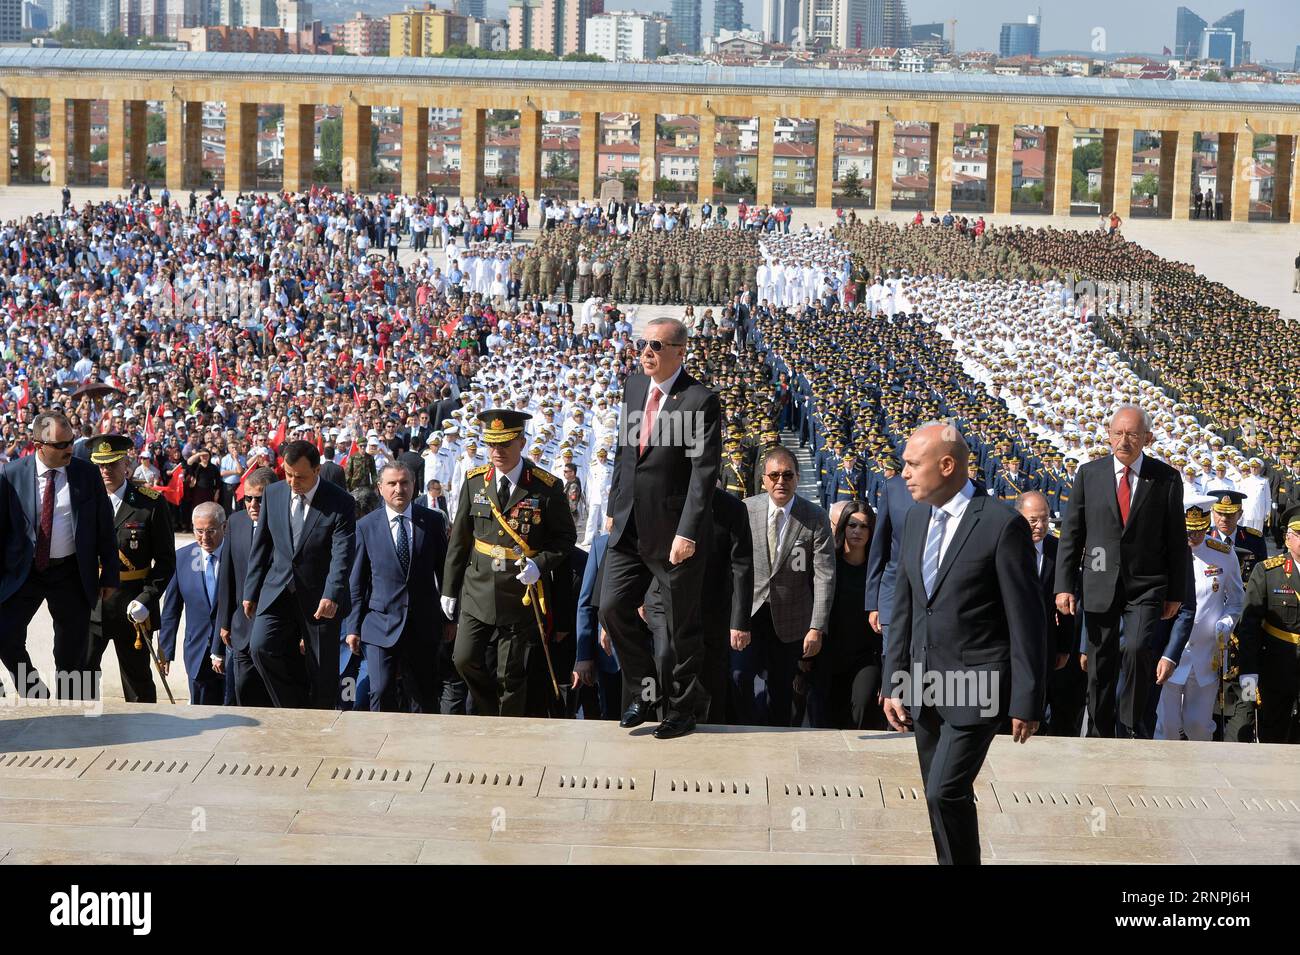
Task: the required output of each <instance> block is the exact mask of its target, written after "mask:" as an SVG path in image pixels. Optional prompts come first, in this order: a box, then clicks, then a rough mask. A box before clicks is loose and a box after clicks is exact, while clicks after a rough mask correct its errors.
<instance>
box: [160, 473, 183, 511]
mask: <svg viewBox="0 0 1300 955" xmlns="http://www.w3.org/2000/svg"><path fill="white" fill-rule="evenodd" d="M154 490H155V491H161V492H162V496H163V497H165V498H166V499H167V500H169V501H171V503H173V504H175V505H176V506H177V507H180V506H181V498H183V497H184V496H185V468H184V466H183V465H180V464H178V465H176V467H175V469H174V470H173V471H172V477H171V480H170V481H168V482H167V483H166V484H163V485H157V484H156V485H154Z"/></svg>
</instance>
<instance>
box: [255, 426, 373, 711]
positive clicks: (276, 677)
mask: <svg viewBox="0 0 1300 955" xmlns="http://www.w3.org/2000/svg"><path fill="white" fill-rule="evenodd" d="M284 477H285V480H284V481H282V482H276V483H275V484H272V485H270V486H269V487H268V488H267V489H266V492H265V494H264V495H263V498H262V521H261V526H260V527H259V528H258V530H257V533H256V534H255V535H253V550H252V553H251V554H250V555H249V559H248V577H247V580H246V582H245V584H244V601H243V603H244V613H245V614H247V615H248V617H249V618H250V619H252V620H253V632H252V635H251V636H250V638H249V646H250V649H251V650H252V654H253V663H254V665H256V667H257V671H258V672H259V673H260V674H262V679H263V680H264V681H265V682H266V688H267V690H268V691H270V694H271V700H272V701H273V702H274V703H275V705H276V706H279V707H290V706H292V707H304V706H314V707H316V708H317V709H329V708H331V707H333V706H334V704H335V699H336V695H337V690H338V673H339V625H340V623H341V622H342V620H343V618H344V617H345V616H346V615H347V613H348V608H349V601H348V595H349V592H348V571H349V570H350V569H351V567H352V555H353V548H354V541H353V535H354V532H355V530H356V518H355V514H356V505H355V503H354V502H353V500H352V496H351V495H350V494H348V492H347V491H345V490H343V489H342V488H341V487H338V486H337V485H335V484H331V483H330V482H329V481H322V480H321V477H320V452H319V451H318V450H317V449H316V446H315V445H314V444H312V443H310V442H308V441H290V442H289V443H288V444H287V445H286V446H285V449H284ZM299 643H302V644H304V646H305V649H306V663H307V670H306V673H303V672H302V663H303V658H302V656H301V654H300V653H299V650H298V646H299Z"/></svg>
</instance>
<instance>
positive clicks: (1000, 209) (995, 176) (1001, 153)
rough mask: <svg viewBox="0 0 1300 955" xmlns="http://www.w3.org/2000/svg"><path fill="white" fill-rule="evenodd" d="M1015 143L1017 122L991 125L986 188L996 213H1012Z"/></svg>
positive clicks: (1003, 214)
mask: <svg viewBox="0 0 1300 955" xmlns="http://www.w3.org/2000/svg"><path fill="white" fill-rule="evenodd" d="M1015 144H1016V126H1015V123H1001V124H999V125H997V126H990V127H989V164H988V171H987V176H988V178H987V180H986V181H985V183H986V184H985V188H986V189H987V190H988V192H989V194H990V197H991V198H992V203H991V207H992V209H993V214H994V215H1001V216H1005V215H1010V214H1011V184H1012V182H1013V176H1012V173H1014V172H1015V169H1014V168H1013V163H1014V161H1015V160H1014V150H1015Z"/></svg>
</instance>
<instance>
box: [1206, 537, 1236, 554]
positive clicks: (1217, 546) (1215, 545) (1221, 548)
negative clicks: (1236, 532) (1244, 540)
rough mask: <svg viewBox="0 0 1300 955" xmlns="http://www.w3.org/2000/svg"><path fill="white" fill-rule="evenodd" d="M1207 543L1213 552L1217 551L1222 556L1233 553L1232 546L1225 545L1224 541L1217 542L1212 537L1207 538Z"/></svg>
mask: <svg viewBox="0 0 1300 955" xmlns="http://www.w3.org/2000/svg"><path fill="white" fill-rule="evenodd" d="M1205 543H1206V544H1208V545H1209V546H1210V548H1211V549H1212V550H1217V551H1218V552H1219V553H1220V554H1231V553H1232V547H1231V545H1229V544H1225V543H1224V542H1223V541H1220V540H1215V539H1214V538H1212V537H1207V538H1205Z"/></svg>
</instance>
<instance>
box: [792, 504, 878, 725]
mask: <svg viewBox="0 0 1300 955" xmlns="http://www.w3.org/2000/svg"><path fill="white" fill-rule="evenodd" d="M875 529H876V515H875V512H874V511H872V510H871V507H870V506H869V505H868V504H867V503H866V502H865V501H862V500H855V501H853V502H852V503H850V504H849V505H848V506H847V507H846V508H844V510H843V511H842V512H841V514H840V516H839V519H838V520H837V521H836V522H835V601H834V603H833V604H832V605H831V621H830V627H829V630H828V632H827V634H826V643H825V646H823V647H822V651H821V653H820V654H818V655H817V657H816V658H815V660H814V665H813V673H812V692H811V694H810V695H809V700H808V707H809V716H810V717H811V720H812V725H813V726H816V727H821V728H827V729H831V728H833V729H884V728H885V721H884V717H883V713H882V711H881V708H880V669H881V663H880V651H881V645H880V635H879V634H877V633H876V632H875V631H873V630H872V629H871V627H869V626H868V625H867V612H866V590H867V549H868V548H869V547H870V546H871V535H872V534H873V533H874V532H875Z"/></svg>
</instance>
